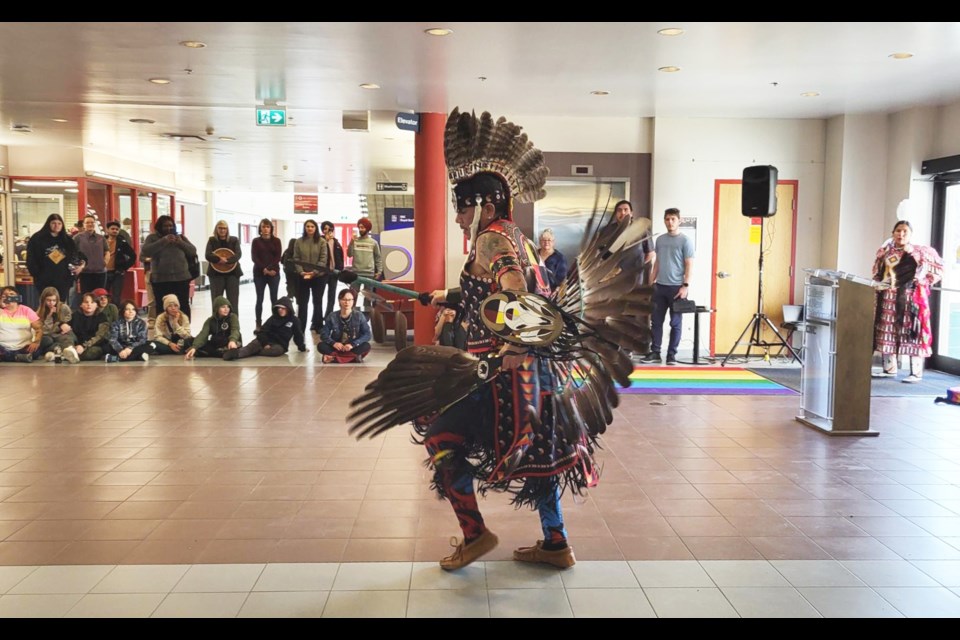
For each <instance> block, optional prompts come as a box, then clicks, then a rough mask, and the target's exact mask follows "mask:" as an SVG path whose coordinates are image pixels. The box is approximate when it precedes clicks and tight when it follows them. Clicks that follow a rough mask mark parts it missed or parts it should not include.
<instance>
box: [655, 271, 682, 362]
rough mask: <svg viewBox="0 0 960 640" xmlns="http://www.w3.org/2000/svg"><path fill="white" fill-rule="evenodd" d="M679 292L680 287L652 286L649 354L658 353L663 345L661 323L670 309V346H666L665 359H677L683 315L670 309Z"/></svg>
mask: <svg viewBox="0 0 960 640" xmlns="http://www.w3.org/2000/svg"><path fill="white" fill-rule="evenodd" d="M679 291H680V285H666V284H655V285H653V321H652V323H651V324H652V327H651V328H652V329H653V344H652V345H651V346H650V353H660V347H661V345H662V344H663V321H664V320H665V319H666V317H667V309H670V344H669V345H668V346H667V358H676V357H677V347H678V346H680V330H681V329H682V328H683V315H681V314H679V313H674V312H673V310H672V309H671V305H672V304H673V301H674V298H675V297H676V295H677V293H678V292H679Z"/></svg>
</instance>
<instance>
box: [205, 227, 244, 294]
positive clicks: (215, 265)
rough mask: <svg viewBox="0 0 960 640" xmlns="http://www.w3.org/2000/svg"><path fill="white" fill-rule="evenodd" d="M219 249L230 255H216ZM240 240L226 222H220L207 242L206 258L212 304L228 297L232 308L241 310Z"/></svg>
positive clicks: (241, 272) (241, 253)
mask: <svg viewBox="0 0 960 640" xmlns="http://www.w3.org/2000/svg"><path fill="white" fill-rule="evenodd" d="M218 249H227V250H228V253H229V254H230V255H228V256H223V255H218V254H217V253H215V252H216V251H217V250H218ZM241 255H243V252H242V251H241V249H240V239H239V238H237V237H236V236H232V235H230V227H229V226H227V223H226V221H225V220H218V221H217V224H216V226H215V227H214V228H213V235H212V236H210V238H209V239H208V240H207V249H206V251H205V252H204V257H205V258H206V260H207V278H208V279H209V280H210V304H213V301H214V300H216V299H217V298H219V297H220V296H222V295H226V296H227V300H229V301H230V304H231V306H233V308H234V309H239V306H238V300H239V298H240V276H242V275H243V271H242V270H241V269H240V264H239V261H240V256H241Z"/></svg>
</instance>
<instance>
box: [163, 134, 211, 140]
mask: <svg viewBox="0 0 960 640" xmlns="http://www.w3.org/2000/svg"><path fill="white" fill-rule="evenodd" d="M162 135H163V137H164V138H166V139H167V140H174V141H176V142H183V141H186V142H206V141H207V139H206V138H204V137H203V136H198V135H195V134H192V133H164V134H162Z"/></svg>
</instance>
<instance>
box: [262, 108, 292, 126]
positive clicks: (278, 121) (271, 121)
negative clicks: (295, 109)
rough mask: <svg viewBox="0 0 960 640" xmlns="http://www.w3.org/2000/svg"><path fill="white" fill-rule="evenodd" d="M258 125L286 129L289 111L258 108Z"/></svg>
mask: <svg viewBox="0 0 960 640" xmlns="http://www.w3.org/2000/svg"><path fill="white" fill-rule="evenodd" d="M257 125H259V126H261V127H285V126H287V110H286V109H276V108H274V109H269V108H267V107H257Z"/></svg>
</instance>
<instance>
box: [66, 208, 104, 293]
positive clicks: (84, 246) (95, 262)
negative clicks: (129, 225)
mask: <svg viewBox="0 0 960 640" xmlns="http://www.w3.org/2000/svg"><path fill="white" fill-rule="evenodd" d="M73 241H74V242H75V243H76V244H77V250H78V251H80V253H82V254H83V255H85V256H86V258H87V264H86V266H84V268H83V270H82V271H81V272H80V292H81V293H86V292H87V291H93V290H94V289H100V288H102V287H104V286H106V284H107V243H106V241H105V240H104V237H103V236H102V235H100V234H99V233H97V219H96V218H95V217H94V216H92V215H89V214H88V215H86V216H84V217H83V231H81V232H80V233H78V234H77V235H76V237H75V238H74V239H73Z"/></svg>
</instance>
